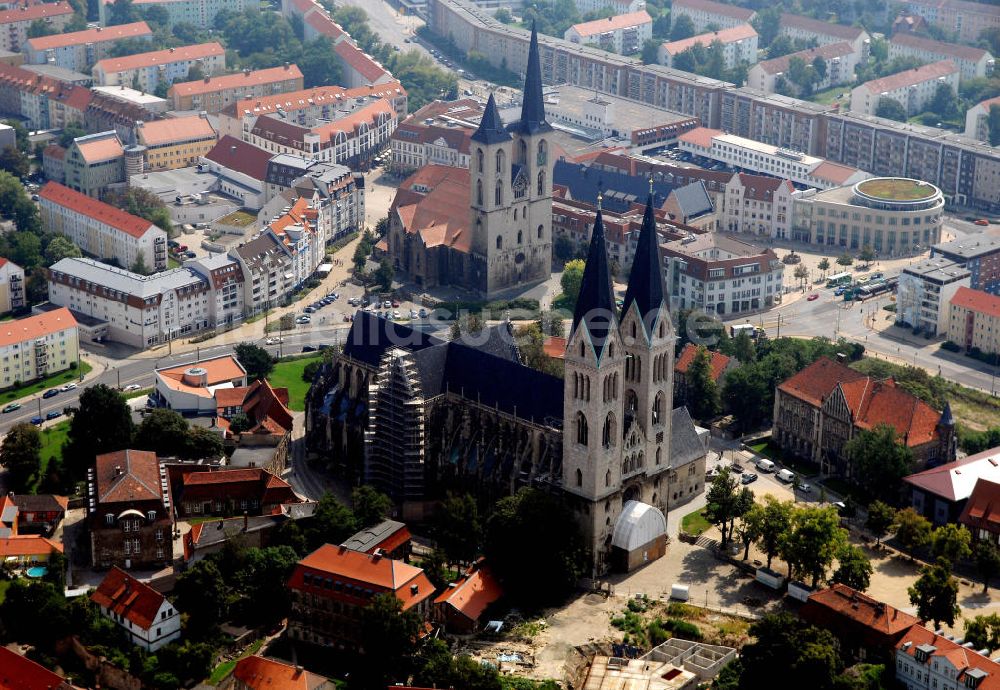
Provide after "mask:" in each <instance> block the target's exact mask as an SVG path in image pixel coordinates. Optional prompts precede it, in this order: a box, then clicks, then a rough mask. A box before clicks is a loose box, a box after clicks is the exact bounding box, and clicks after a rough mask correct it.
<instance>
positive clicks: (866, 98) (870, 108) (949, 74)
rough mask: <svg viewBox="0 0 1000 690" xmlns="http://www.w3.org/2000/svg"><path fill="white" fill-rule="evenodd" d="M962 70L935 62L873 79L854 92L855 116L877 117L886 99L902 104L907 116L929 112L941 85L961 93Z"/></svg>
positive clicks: (853, 105) (952, 64)
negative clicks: (959, 88) (883, 100)
mask: <svg viewBox="0 0 1000 690" xmlns="http://www.w3.org/2000/svg"><path fill="white" fill-rule="evenodd" d="M958 78H959V71H958V67H956V66H955V63H954V62H952V61H951V60H942V61H940V62H932V63H931V64H929V65H923V66H921V67H916V68H914V69H908V70H906V71H904V72H899V73H897V74H890V75H889V76H888V77H882V78H881V79H872V80H871V81H868V82H865V83H864V84H862V85H861V86H856V87H855V88H853V89H852V90H851V112H853V113H858V114H861V115H874V114H875V112H876V111H877V110H878V105H879V102H880V101H881V100H882V99H883V98H891V99H893V100H895V101H898V102H899V104H900V105H902V106H903V108H904V109H905V110H906V113H907V115H916V114H918V113H922V112H923V111H924V110H926V108H927V105H928V104H929V103H930V102H931V100H932V99H933V98H934V94H935V93H936V92H937V87H938V84H947V85H948V86H950V87H951V88H952V91H954V92H955V93H958Z"/></svg>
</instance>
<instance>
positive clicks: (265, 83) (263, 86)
mask: <svg viewBox="0 0 1000 690" xmlns="http://www.w3.org/2000/svg"><path fill="white" fill-rule="evenodd" d="M301 89H302V72H301V71H300V70H299V68H298V66H297V65H291V64H289V63H287V62H286V63H285V65H284V66H282V67H272V68H270V69H260V70H255V71H251V70H249V69H245V70H243V71H242V72H237V73H236V74H225V75H221V76H216V77H211V76H207V77H205V78H204V79H199V80H197V81H185V82H176V83H174V84H173V85H172V86H171V87H170V89H169V90H168V91H167V98H169V99H170V101H171V102H172V103H173V109H174V110H182V111H183V110H200V111H204V112H207V113H213V114H214V113H218V112H220V111H222V110H223V109H224V108H225V107H227V106H229V105H231V104H233V103H235V102H236V101H240V100H247V99H253V98H265V97H267V96H274V95H276V94H282V93H288V92H290V91H299V90H301Z"/></svg>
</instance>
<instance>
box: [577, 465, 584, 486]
mask: <svg viewBox="0 0 1000 690" xmlns="http://www.w3.org/2000/svg"><path fill="white" fill-rule="evenodd" d="M576 485H577V486H583V472H581V471H580V470H579V469H578V470H577V471H576Z"/></svg>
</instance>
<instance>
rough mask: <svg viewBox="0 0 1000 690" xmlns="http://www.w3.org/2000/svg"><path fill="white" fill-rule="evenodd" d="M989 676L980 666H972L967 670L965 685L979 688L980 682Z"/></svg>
mask: <svg viewBox="0 0 1000 690" xmlns="http://www.w3.org/2000/svg"><path fill="white" fill-rule="evenodd" d="M986 676H987V673H986V671H983V670H982V669H978V668H970V669H968V670H966V672H965V687H967V688H978V687H979V684H980V683H982V682H983V679H984V678H985V677H986Z"/></svg>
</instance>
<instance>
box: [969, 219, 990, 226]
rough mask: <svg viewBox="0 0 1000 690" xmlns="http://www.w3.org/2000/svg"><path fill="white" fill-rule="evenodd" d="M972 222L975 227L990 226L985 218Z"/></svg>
mask: <svg viewBox="0 0 1000 690" xmlns="http://www.w3.org/2000/svg"><path fill="white" fill-rule="evenodd" d="M972 222H973V223H975V224H976V225H989V224H990V222H989V221H988V220H986V219H985V218H978V219H976V220H974V221H972Z"/></svg>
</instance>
